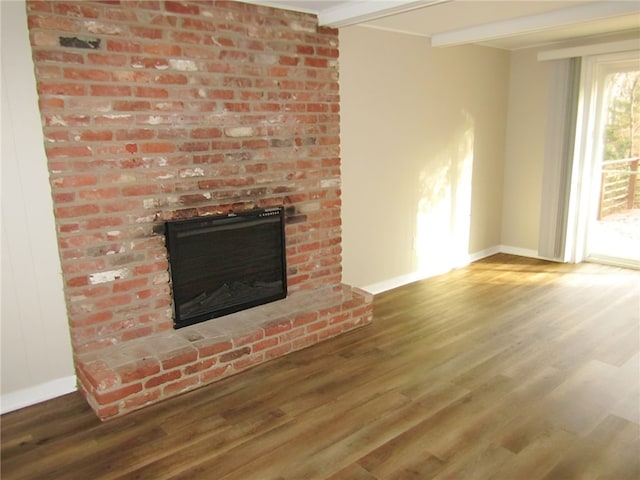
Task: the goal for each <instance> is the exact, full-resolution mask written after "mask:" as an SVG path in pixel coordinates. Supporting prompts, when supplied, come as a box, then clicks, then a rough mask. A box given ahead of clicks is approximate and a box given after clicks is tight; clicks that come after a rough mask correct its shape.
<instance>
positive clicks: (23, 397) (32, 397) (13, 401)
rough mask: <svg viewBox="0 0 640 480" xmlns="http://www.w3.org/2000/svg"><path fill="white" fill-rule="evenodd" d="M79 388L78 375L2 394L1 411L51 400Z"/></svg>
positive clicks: (7, 411) (3, 412) (0, 399)
mask: <svg viewBox="0 0 640 480" xmlns="http://www.w3.org/2000/svg"><path fill="white" fill-rule="evenodd" d="M76 390H77V382H76V376H75V375H71V376H70V377H63V378H58V379H56V380H52V381H50V382H45V383H41V384H39V385H35V386H33V387H29V388H25V389H22V390H18V391H15V392H10V393H3V394H2V396H0V413H1V414H5V413H9V412H13V411H14V410H19V409H21V408H24V407H28V406H30V405H35V404H36V403H40V402H44V401H46V400H51V399H52V398H55V397H60V396H62V395H66V394H67V393H71V392H75V391H76Z"/></svg>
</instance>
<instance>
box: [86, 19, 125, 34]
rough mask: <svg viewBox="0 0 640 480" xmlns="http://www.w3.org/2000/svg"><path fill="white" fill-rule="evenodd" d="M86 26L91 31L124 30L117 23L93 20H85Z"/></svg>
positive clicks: (112, 32) (118, 31) (113, 31)
mask: <svg viewBox="0 0 640 480" xmlns="http://www.w3.org/2000/svg"><path fill="white" fill-rule="evenodd" d="M84 26H85V28H86V29H87V30H88V31H90V32H91V33H110V34H114V33H122V30H120V28H119V27H117V26H116V25H107V24H104V23H100V22H96V21H93V20H88V21H86V22H84Z"/></svg>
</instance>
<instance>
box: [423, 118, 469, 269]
mask: <svg viewBox="0 0 640 480" xmlns="http://www.w3.org/2000/svg"><path fill="white" fill-rule="evenodd" d="M474 140H475V125H474V121H473V118H472V117H471V116H470V115H469V114H468V113H467V112H462V113H461V121H460V126H459V128H458V129H457V130H456V134H455V135H454V137H453V138H452V140H451V142H449V144H448V148H446V149H444V150H443V151H442V153H441V154H440V155H439V156H438V157H436V158H433V159H426V160H425V166H424V168H423V169H422V171H421V172H420V175H419V178H418V181H419V191H420V192H421V195H420V199H419V201H418V213H417V218H416V234H415V239H414V250H415V255H416V259H417V273H418V275H419V276H420V277H428V276H432V275H437V274H439V273H443V272H446V271H449V270H451V269H452V268H455V267H459V266H462V265H465V264H467V263H468V261H469V235H470V223H471V222H470V220H471V218H470V217H471V181H472V174H473V153H474Z"/></svg>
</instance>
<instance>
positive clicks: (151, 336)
mask: <svg viewBox="0 0 640 480" xmlns="http://www.w3.org/2000/svg"><path fill="white" fill-rule="evenodd" d="M27 9H28V22H29V30H30V38H31V44H32V51H33V59H34V63H35V71H36V79H37V85H38V93H39V101H40V111H41V114H42V122H43V131H44V137H45V148H46V153H47V159H48V168H49V173H50V182H51V189H52V195H53V200H54V209H55V212H54V213H55V218H56V228H57V235H58V242H59V251H60V259H61V265H62V272H63V278H64V285H65V298H66V303H67V310H68V314H69V328H70V332H71V339H72V344H73V351H74V360H75V366H76V373H77V377H78V382H79V387H80V389H81V391H82V392H83V393H84V395H85V396H86V398H87V401H88V402H89V404H90V405H91V406H92V408H93V409H94V410H95V411H96V414H97V415H98V416H99V417H100V418H101V419H107V418H111V417H115V416H119V415H123V414H125V413H127V412H130V411H132V410H135V409H138V408H141V407H143V406H145V405H148V404H151V403H155V402H158V401H161V400H163V399H166V398H169V397H172V396H174V395H178V394H180V393H182V392H185V391H188V390H191V389H194V388H197V387H199V386H202V385H205V384H209V383H211V382H214V381H216V380H219V379H222V378H225V377H227V376H229V375H232V374H235V373H238V372H240V371H242V370H245V369H247V368H250V367H252V366H255V365H258V364H260V363H263V362H265V361H268V360H270V359H273V358H276V357H278V356H281V355H285V354H287V353H289V352H292V351H295V350H298V349H301V348H304V347H308V346H310V345H313V344H314V343H317V342H319V341H322V340H324V339H327V338H330V337H333V336H335V335H338V334H340V333H342V332H345V331H348V330H352V329H354V328H357V327H359V326H362V325H365V324H367V323H369V322H371V319H372V317H371V303H372V298H371V296H370V295H369V294H367V293H366V292H363V291H361V290H359V289H357V288H354V287H351V286H349V285H345V284H343V283H341V217H340V208H341V203H340V117H339V90H338V66H337V61H338V33H337V31H336V30H334V29H327V28H321V27H318V25H317V20H316V18H315V17H314V16H311V15H307V14H302V13H296V12H290V11H285V10H278V9H271V8H267V7H261V6H256V5H250V4H244V3H240V2H222V1H210V0H209V1H191V2H175V1H132V0H127V1H125V0H122V1H119V0H105V1H95V2H90V1H83V2H75V1H38V0H28V1H27ZM278 205H283V206H284V207H285V210H286V227H285V236H286V245H287V249H286V261H287V272H286V273H287V275H286V276H287V282H288V290H289V295H288V297H287V298H286V299H284V300H279V301H276V302H273V303H269V304H267V305H262V306H259V307H255V308H252V309H249V310H244V311H241V312H237V313H234V314H231V315H227V316H224V317H221V318H216V319H212V320H209V321H206V322H203V323H199V324H197V325H192V326H189V327H185V328H181V329H179V330H174V328H173V319H172V308H171V286H170V282H169V274H168V270H167V268H168V260H167V250H166V247H165V239H164V235H163V233H162V232H163V226H164V222H166V221H168V220H173V219H180V218H193V217H201V216H205V215H211V214H216V213H225V212H229V211H243V210H248V209H252V208H258V207H259V208H264V207H270V206H278Z"/></svg>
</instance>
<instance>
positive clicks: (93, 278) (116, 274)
mask: <svg viewBox="0 0 640 480" xmlns="http://www.w3.org/2000/svg"><path fill="white" fill-rule="evenodd" d="M127 275H129V270H128V269H127V268H120V269H118V270H109V271H107V272H96V273H92V274H91V275H89V283H90V284H91V285H98V284H100V283H107V282H113V281H114V280H119V279H121V278H125V277H126V276H127Z"/></svg>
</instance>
